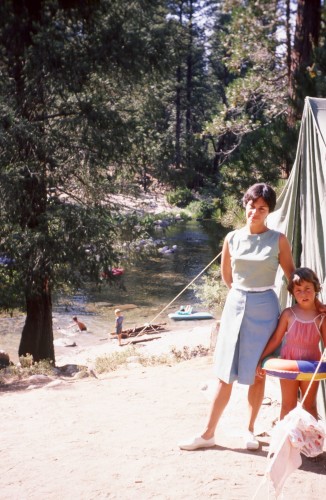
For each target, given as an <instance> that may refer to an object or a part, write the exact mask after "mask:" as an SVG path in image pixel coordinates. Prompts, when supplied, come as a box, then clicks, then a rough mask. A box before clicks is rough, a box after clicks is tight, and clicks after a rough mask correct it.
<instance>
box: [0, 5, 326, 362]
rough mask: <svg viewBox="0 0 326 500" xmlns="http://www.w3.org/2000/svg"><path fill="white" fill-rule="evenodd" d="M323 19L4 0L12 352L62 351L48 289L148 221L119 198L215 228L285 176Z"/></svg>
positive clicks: (0, 93)
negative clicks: (14, 321)
mask: <svg viewBox="0 0 326 500" xmlns="http://www.w3.org/2000/svg"><path fill="white" fill-rule="evenodd" d="M324 20H325V5H324V2H322V1H321V0H299V1H290V0H258V1H251V0H246V1H245V0H224V1H222V0H216V1H214V0H207V1H205V0H176V1H168V0H134V1H130V0H3V1H2V2H1V4H0V72H1V79H0V110H1V113H0V264H1V265H0V285H1V291H0V308H1V309H3V310H11V309H12V308H13V307H22V308H23V309H24V310H25V311H26V322H25V325H24V328H23V331H22V337H21V342H20V347H19V355H26V354H28V353H29V354H31V355H32V356H33V358H34V360H35V361H38V360H41V359H50V360H52V361H55V359H54V348H53V325H52V295H53V293H54V291H57V290H60V289H61V290H67V289H69V288H71V289H72V288H73V287H77V286H82V285H83V283H85V281H87V280H92V281H96V280H98V279H99V276H100V273H101V272H102V271H103V270H104V269H107V268H108V267H109V266H112V265H115V264H116V263H118V262H119V241H121V239H122V237H123V236H124V235H125V234H129V235H130V238H139V237H141V236H142V234H144V233H145V232H146V231H147V230H148V226H149V225H150V224H151V223H152V222H153V221H151V220H149V218H146V217H145V218H144V219H143V220H135V218H132V217H131V218H128V217H127V216H125V215H123V214H122V211H121V208H120V207H119V206H117V205H116V204H115V203H114V202H113V195H115V194H126V193H129V192H131V191H132V192H133V193H136V195H137V191H138V192H139V190H145V191H146V190H149V191H150V190H153V189H154V188H157V187H158V186H159V189H160V190H161V191H166V192H167V193H168V198H169V201H170V202H171V203H175V204H178V205H179V206H185V205H187V204H188V203H189V202H191V201H192V200H193V198H194V197H195V198H197V199H198V200H201V201H200V215H201V216H204V217H213V218H215V220H216V221H218V222H221V221H222V220H223V217H224V216H225V214H230V210H231V209H232V210H231V211H233V212H234V214H235V216H236V213H237V207H238V206H240V203H239V202H240V199H241V193H242V192H243V190H244V189H245V188H246V187H247V186H249V185H250V184H252V183H253V182H255V181H266V182H269V183H271V184H272V185H274V186H275V187H277V186H278V185H279V184H280V179H286V178H287V177H288V175H289V173H290V170H291V166H292V164H293V161H294V158H295V151H296V144H297V136H298V131H299V126H300V119H301V115H302V110H303V105H304V98H305V97H306V96H312V97H326V80H325V78H326V46H325V40H326V39H325V22H324ZM231 218H232V216H231Z"/></svg>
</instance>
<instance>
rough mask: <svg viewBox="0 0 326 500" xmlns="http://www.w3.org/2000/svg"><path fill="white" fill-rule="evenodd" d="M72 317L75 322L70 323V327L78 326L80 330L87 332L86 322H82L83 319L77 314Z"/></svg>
mask: <svg viewBox="0 0 326 500" xmlns="http://www.w3.org/2000/svg"><path fill="white" fill-rule="evenodd" d="M72 319H73V323H72V324H71V325H69V326H68V328H72V327H73V326H77V327H78V331H79V332H86V330H87V327H86V325H85V323H82V322H81V321H79V320H78V318H77V316H74V317H73V318H72Z"/></svg>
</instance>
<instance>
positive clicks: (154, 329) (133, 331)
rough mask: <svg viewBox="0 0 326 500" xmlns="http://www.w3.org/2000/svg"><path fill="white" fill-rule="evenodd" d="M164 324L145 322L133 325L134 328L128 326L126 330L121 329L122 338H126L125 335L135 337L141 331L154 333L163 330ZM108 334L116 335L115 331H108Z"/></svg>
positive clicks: (142, 332)
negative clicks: (140, 324)
mask: <svg viewBox="0 0 326 500" xmlns="http://www.w3.org/2000/svg"><path fill="white" fill-rule="evenodd" d="M164 325H166V323H158V324H155V325H151V324H146V325H143V326H137V327H134V328H128V329H126V330H122V332H121V333H122V338H127V337H135V336H136V335H138V334H140V332H141V335H143V334H145V333H152V334H155V333H157V332H162V331H164V330H165V327H164ZM110 335H112V336H113V335H115V336H116V335H117V334H116V332H112V333H110Z"/></svg>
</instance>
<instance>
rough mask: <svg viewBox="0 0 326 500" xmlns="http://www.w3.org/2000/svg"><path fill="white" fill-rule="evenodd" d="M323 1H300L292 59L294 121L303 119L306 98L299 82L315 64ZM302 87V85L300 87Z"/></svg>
mask: <svg viewBox="0 0 326 500" xmlns="http://www.w3.org/2000/svg"><path fill="white" fill-rule="evenodd" d="M320 21H321V0H298V10H297V17H296V26H295V33H294V42H293V50H292V58H291V78H290V97H291V99H292V102H293V104H294V111H293V116H292V119H293V120H294V121H295V120H296V119H298V118H300V117H301V114H302V109H303V104H304V103H303V100H304V96H300V95H299V94H298V88H297V84H296V82H297V80H298V78H299V77H300V75H302V76H303V77H305V76H306V77H307V76H308V72H309V68H311V66H312V64H313V48H314V47H317V46H318V42H319V34H320ZM300 87H302V83H301V85H300Z"/></svg>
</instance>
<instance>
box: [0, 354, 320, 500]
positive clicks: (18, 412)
mask: <svg viewBox="0 0 326 500" xmlns="http://www.w3.org/2000/svg"><path fill="white" fill-rule="evenodd" d="M132 366H133V365H130V368H129V369H121V370H119V371H117V372H113V373H111V374H109V375H106V376H102V377H100V378H98V379H95V378H89V379H85V380H79V381H74V382H67V381H66V382H62V383H61V384H59V385H55V386H53V387H48V388H45V387H43V388H37V389H30V390H24V391H20V392H10V391H9V392H5V393H2V394H1V396H0V397H1V407H2V438H1V494H0V497H1V499H2V500H7V499H8V500H9V499H10V500H13V499H17V500H18V499H19V500H25V499H26V500H31V499H33V500H34V499H35V500H36V499H37V500H39V499H40V500H41V499H42V500H43V499H47V500H51V499H56V500H57V499H58V498H63V499H83V500H90V499H105V498H110V499H119V500H127V499H128V500H129V499H130V500H131V499H142V500H143V499H145V500H147V499H148V500H150V499H154V498H155V499H160V500H161V499H162V500H163V499H164V500H167V499H171V500H176V499H187V500H191V499H198V498H201V497H203V498H210V497H214V498H218V499H222V500H240V499H241V500H246V499H251V498H253V496H254V493H255V491H256V490H257V488H258V486H259V485H260V484H261V483H262V480H263V476H264V471H265V468H266V456H267V452H268V442H269V438H268V436H262V437H261V438H260V442H261V448H260V450H259V451H258V452H248V451H246V450H244V449H243V448H242V438H241V433H242V432H243V430H244V423H245V422H244V419H245V414H246V391H245V390H244V389H243V388H241V386H236V387H235V388H234V392H233V394H232V400H231V403H230V405H229V407H228V409H227V411H226V412H225V414H224V416H223V418H222V421H221V422H220V426H219V428H218V431H217V433H216V437H217V442H218V446H216V447H215V448H213V449H209V450H205V451H202V450H201V451H195V452H185V451H180V450H179V449H178V447H177V442H178V441H179V440H180V439H183V438H185V437H188V436H189V435H190V436H191V435H192V434H193V433H196V432H198V431H200V430H201V428H202V426H203V424H204V422H205V420H206V416H207V412H208V407H209V403H208V402H207V400H206V398H205V397H204V396H203V394H202V392H201V391H200V387H201V386H202V385H203V383H204V382H205V381H206V380H207V379H209V378H210V377H211V358H210V357H204V358H198V359H193V360H190V361H186V362H182V363H179V364H176V365H173V366H167V365H160V366H154V367H148V368H143V367H132ZM266 396H269V397H270V399H271V401H272V404H271V405H264V406H263V407H262V410H261V414H260V417H259V423H258V426H257V431H258V432H260V433H262V432H264V431H265V432H266V431H267V432H268V431H269V429H270V427H271V423H272V421H273V420H274V418H275V417H276V415H277V414H278V410H279V408H278V401H279V387H278V382H277V381H275V380H273V379H269V380H268V384H267V390H266ZM325 472H326V453H324V454H323V460H322V461H320V462H318V463H314V462H311V461H308V460H307V459H304V463H303V466H302V468H301V469H300V470H297V471H296V472H295V473H293V474H292V475H291V476H290V478H289V479H288V481H287V482H286V485H285V489H284V500H288V499H291V500H292V499H293V498H300V500H314V499H316V500H317V499H320V498H323V497H324V495H325V488H326V476H325ZM271 492H272V490H271ZM257 498H258V499H259V500H261V499H266V498H268V488H267V485H264V486H263V487H262V489H261V491H260V492H259V494H258V496H257ZM270 498H273V495H271V496H270Z"/></svg>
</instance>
